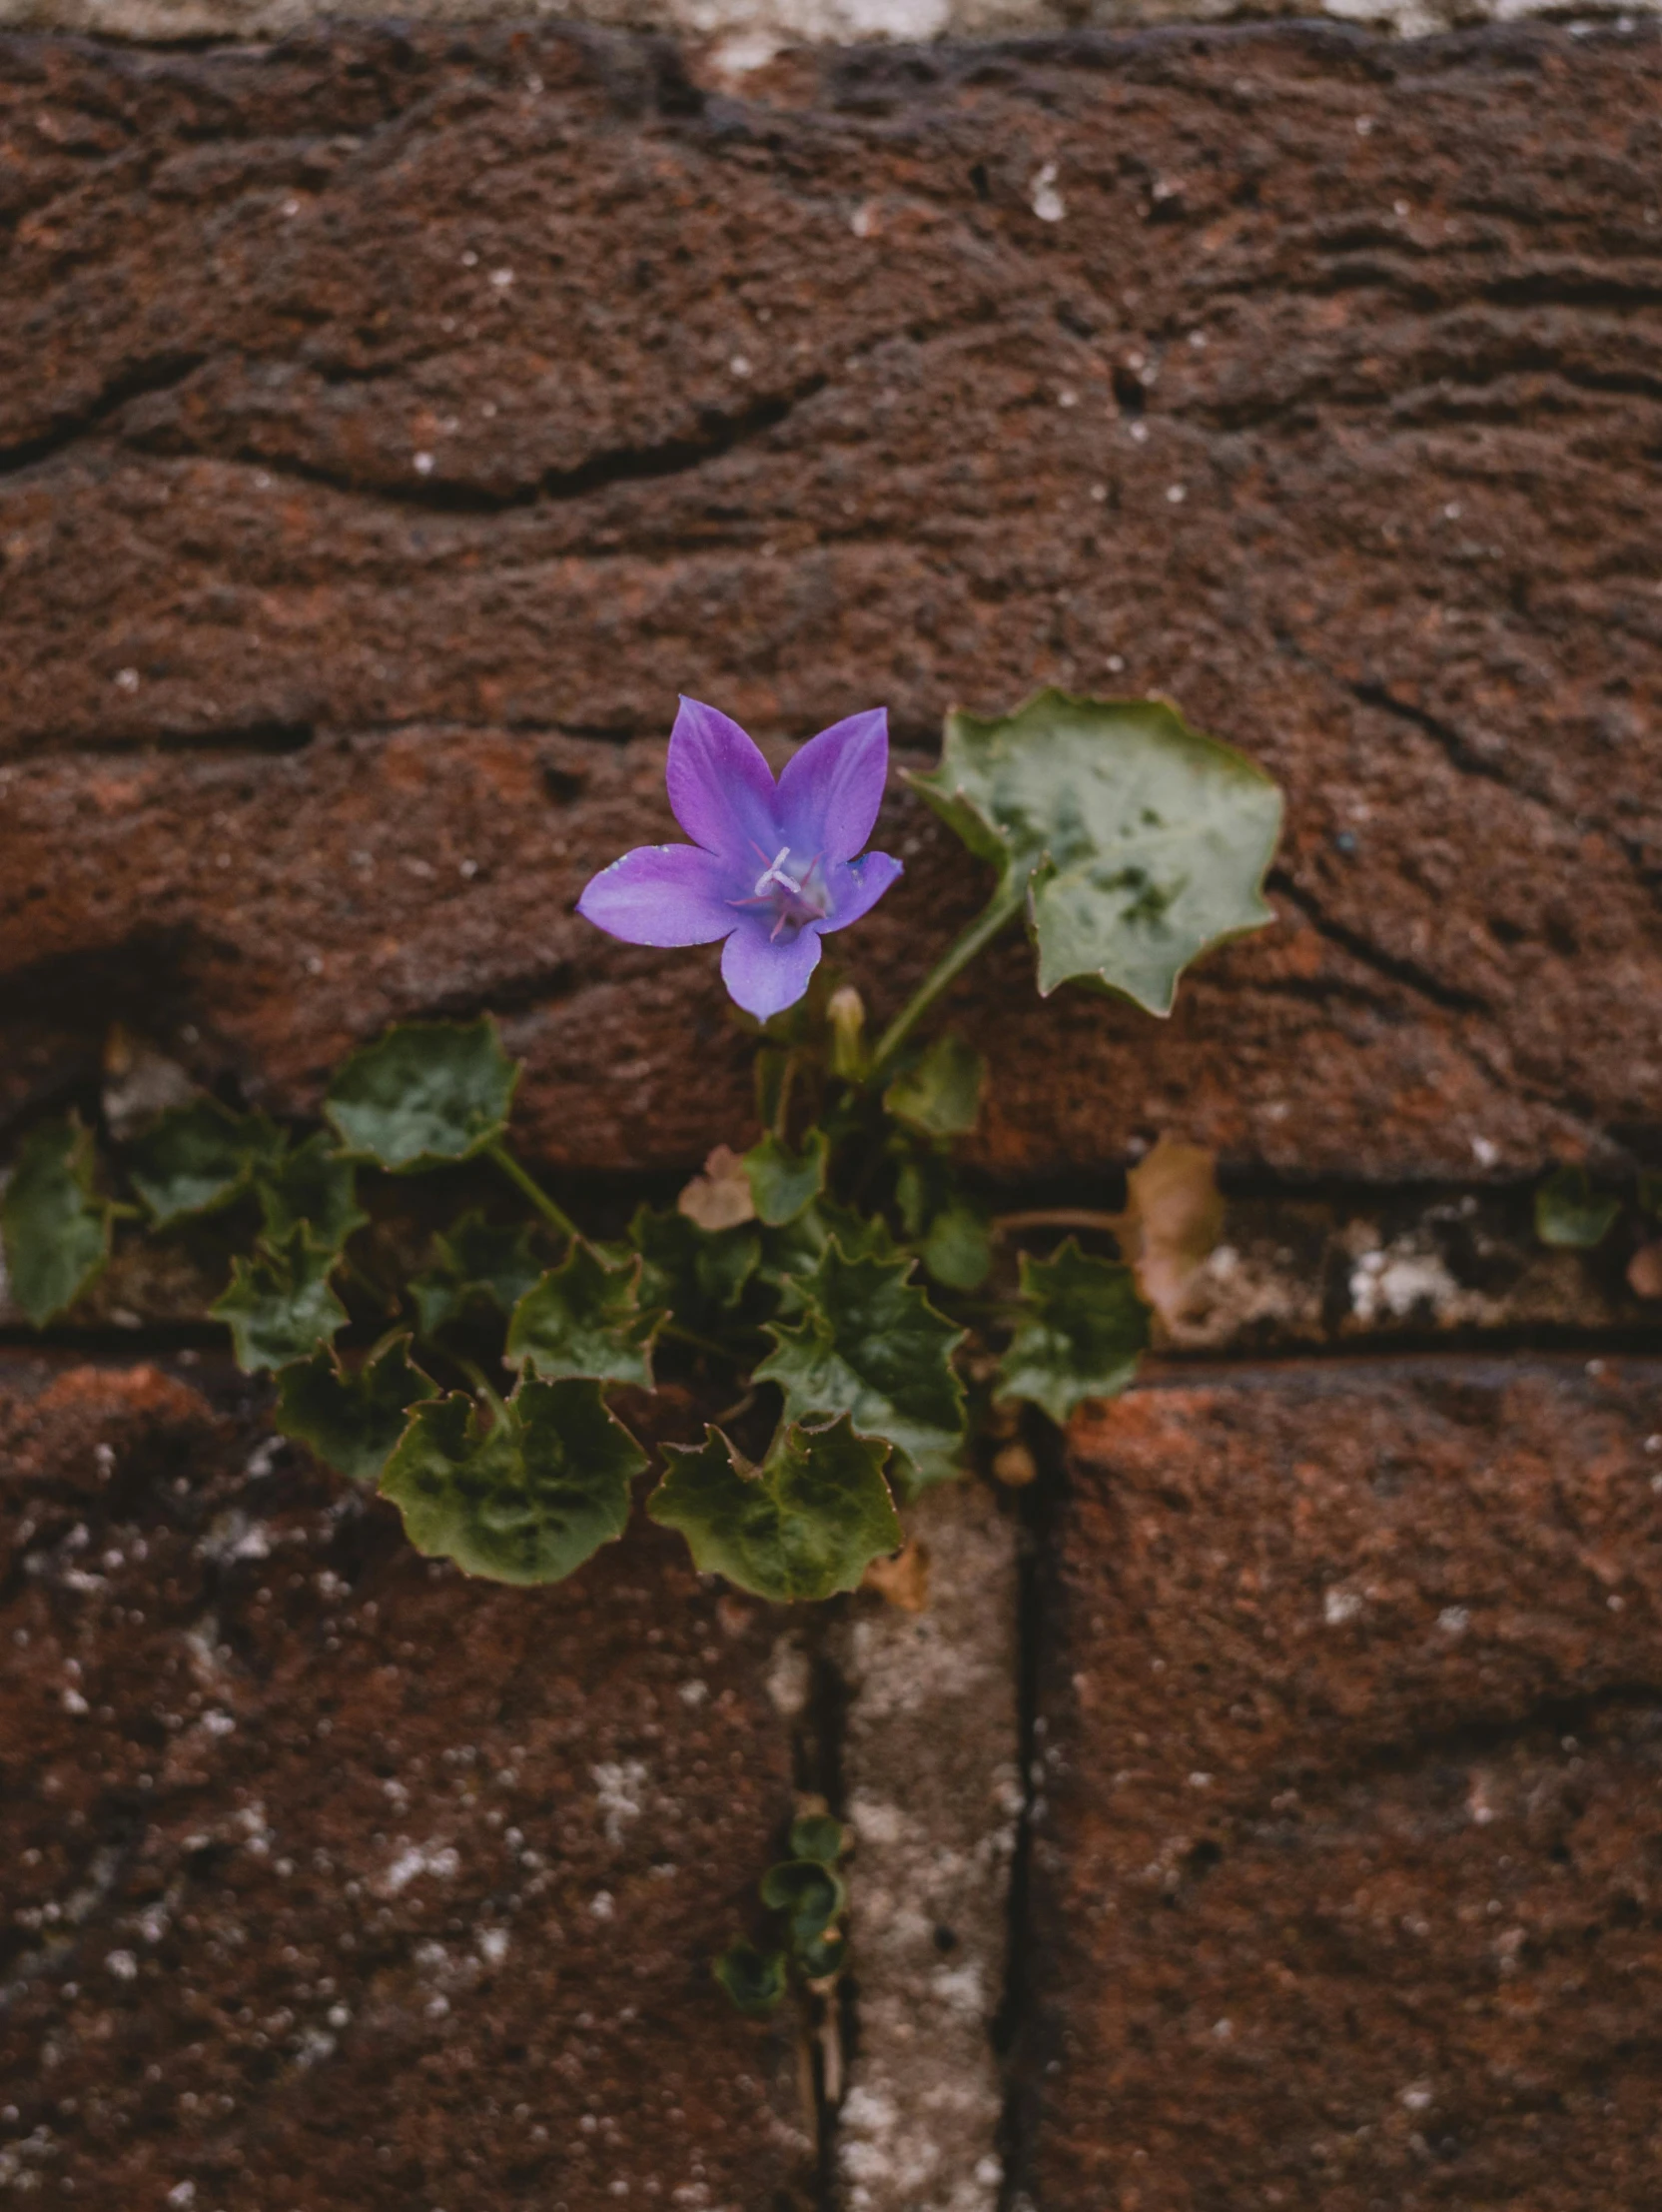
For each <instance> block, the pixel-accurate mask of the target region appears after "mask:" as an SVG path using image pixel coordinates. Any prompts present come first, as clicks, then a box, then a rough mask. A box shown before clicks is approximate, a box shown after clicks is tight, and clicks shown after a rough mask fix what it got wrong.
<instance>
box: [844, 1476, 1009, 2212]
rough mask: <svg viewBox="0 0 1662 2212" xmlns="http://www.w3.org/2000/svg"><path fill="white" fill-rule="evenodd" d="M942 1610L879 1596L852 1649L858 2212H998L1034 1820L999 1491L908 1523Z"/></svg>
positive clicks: (848, 2109)
mask: <svg viewBox="0 0 1662 2212" xmlns="http://www.w3.org/2000/svg"><path fill="white" fill-rule="evenodd" d="M907 1521H908V1531H909V1534H910V1536H911V1537H912V1540H913V1541H914V1542H915V1543H917V1544H919V1545H920V1546H921V1547H922V1548H923V1551H924V1553H925V1554H926V1556H927V1567H928V1604H927V1607H926V1609H925V1610H924V1611H923V1612H921V1613H908V1612H905V1611H903V1610H901V1609H899V1608H897V1607H895V1606H885V1605H882V1604H881V1602H880V1601H865V1600H862V1602H861V1607H860V1610H859V1611H858V1612H857V1614H856V1616H855V1618H854V1619H853V1621H852V1622H851V1623H850V1624H849V1626H848V1628H847V1631H846V1633H845V1636H844V1638H843V1640H842V1645H841V1663H842V1669H843V1673H844V1676H845V1679H846V1681H847V1683H848V1687H849V1692H850V1701H849V1706H848V1713H847V1718H846V1722H845V1726H844V1730H843V1745H842V1759H841V1765H842V1781H843V1788H844V1792H845V1802H846V1807H847V1813H848V1818H849V1820H850V1822H851V1824H852V1826H853V1828H854V1832H855V1836H856V1839H857V1854H856V1857H855V1860H854V1877H855V1891H854V1897H855V1918H854V1937H855V1952H854V1970H855V1974H856V1977H857V1981H858V1989H859V2035H858V2039H857V2042H856V2045H855V2051H854V2057H853V2061H852V2065H851V2070H850V2075H849V2082H848V2093H847V2095H846V2097H845V2098H844V2101H843V2105H842V2110H841V2112H840V2114H839V2116H838V2122H837V2134H836V2143H837V2165H838V2171H839V2175H840V2179H841V2183H842V2196H841V2200H840V2201H841V2202H842V2203H843V2204H844V2205H845V2206H846V2207H847V2212H994V2208H995V2206H997V2204H998V2203H999V2201H1000V2183H1001V2181H1002V2179H1003V2165H1002V2161H1001V2158H1000V2129H1001V2123H1002V2121H1003V2118H1004V2103H1005V2089H1004V2082H1003V2078H1002V2073H1001V2069H1000V2066H999V2062H998V2058H997V2056H996V2054H995V2051H994V2047H993V2031H994V2026H995V2019H996V2015H997V2013H998V2011H999V2008H1000V2006H1001V2004H1002V2002H1003V2000H1004V1996H1005V1988H1006V1955H1005V1954H1006V1950H1007V1947H1008V1939H1009V1927H1010V1906H1009V1872H1010V1862H1011V1856H1012V1852H1013V1850H1014V1847H1015V1841H1016V1823H1017V1816H1018V1814H1019V1813H1020V1811H1021V1808H1022V1786H1021V1776H1020V1772H1019V1766H1018V1753H1017V1745H1018V1726H1017V1710H1016V1698H1017V1678H1018V1666H1017V1648H1016V1639H1017V1610H1018V1609H1017V1569H1016V1553H1017V1545H1016V1530H1015V1525H1014V1522H1013V1521H1012V1519H1011V1518H1010V1517H1009V1516H1008V1515H1007V1514H1005V1513H1003V1512H1001V1510H1000V1508H999V1506H998V1505H997V1503H996V1502H995V1501H994V1498H993V1496H992V1494H991V1493H990V1492H989V1491H988V1490H987V1489H986V1488H984V1487H983V1486H980V1485H976V1486H971V1487H966V1488H962V1489H948V1490H941V1491H935V1492H933V1493H932V1494H931V1495H930V1496H929V1497H927V1498H925V1499H924V1500H922V1501H921V1502H920V1504H919V1505H918V1506H917V1507H916V1508H915V1509H914V1510H913V1511H912V1513H910V1514H909V1515H908V1516H907Z"/></svg>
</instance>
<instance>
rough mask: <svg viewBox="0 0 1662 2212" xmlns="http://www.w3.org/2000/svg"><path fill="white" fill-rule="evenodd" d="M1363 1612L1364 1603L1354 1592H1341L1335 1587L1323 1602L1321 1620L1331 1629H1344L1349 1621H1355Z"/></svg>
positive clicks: (1324, 1597) (1327, 1593) (1325, 1596)
mask: <svg viewBox="0 0 1662 2212" xmlns="http://www.w3.org/2000/svg"><path fill="white" fill-rule="evenodd" d="M1361 1610H1362V1602H1361V1600H1360V1599H1359V1598H1358V1597H1357V1596H1356V1593H1355V1592H1354V1591H1353V1590H1340V1589H1338V1588H1337V1587H1336V1586H1335V1587H1334V1588H1333V1589H1332V1590H1329V1591H1328V1592H1326V1593H1325V1595H1324V1596H1323V1598H1322V1600H1321V1618H1322V1620H1323V1621H1324V1622H1325V1623H1326V1624H1327V1626H1328V1628H1329V1629H1342V1628H1343V1627H1344V1625H1345V1623H1346V1622H1347V1621H1354V1620H1355V1618H1356V1616H1357V1614H1359V1613H1360V1612H1361Z"/></svg>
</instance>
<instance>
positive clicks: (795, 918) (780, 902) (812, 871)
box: [730, 845, 831, 937]
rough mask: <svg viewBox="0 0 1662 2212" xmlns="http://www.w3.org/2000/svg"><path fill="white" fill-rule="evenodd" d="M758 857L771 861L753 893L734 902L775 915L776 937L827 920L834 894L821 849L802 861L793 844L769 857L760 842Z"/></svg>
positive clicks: (758, 877) (757, 848) (792, 933)
mask: <svg viewBox="0 0 1662 2212" xmlns="http://www.w3.org/2000/svg"><path fill="white" fill-rule="evenodd" d="M756 856H757V858H758V859H761V860H766V861H767V865H766V867H764V868H763V870H762V872H761V874H760V875H759V876H757V878H756V881H755V885H754V887H753V889H752V891H751V894H750V896H749V897H748V898H736V899H733V900H732V901H731V902H730V903H731V904H733V905H734V906H753V907H759V908H760V909H761V910H762V912H763V913H764V914H771V915H772V916H773V928H772V931H771V932H770V934H771V935H772V936H774V937H782V936H785V937H788V936H794V935H795V934H796V932H797V931H798V930H799V929H800V928H801V927H802V925H803V923H804V922H811V921H823V920H824V919H825V917H826V915H827V914H828V913H830V911H831V893H830V890H829V888H828V887H827V885H826V881H825V872H824V870H823V869H822V868H821V866H820V864H819V862H820V856H819V854H818V853H817V852H816V853H815V854H814V855H813V857H812V858H811V859H808V860H800V859H798V858H797V856H796V855H795V854H794V853H793V852H792V851H791V848H790V846H789V845H781V846H780V847H779V850H778V851H777V852H776V853H775V854H774V855H773V858H772V859H771V860H768V858H767V854H766V853H765V852H764V851H763V850H762V848H761V846H760V845H758V846H757V847H756Z"/></svg>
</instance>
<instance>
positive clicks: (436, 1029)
mask: <svg viewBox="0 0 1662 2212" xmlns="http://www.w3.org/2000/svg"><path fill="white" fill-rule="evenodd" d="M518 1080H519V1066H518V1062H517V1061H515V1060H510V1059H509V1058H508V1056H507V1054H506V1053H505V1052H504V1051H503V1050H502V1042H501V1039H500V1038H499V1037H498V1036H497V1034H496V1025H495V1023H494V1022H493V1021H492V1020H491V1019H490V1017H489V1015H488V1014H487V1015H484V1016H482V1017H481V1018H480V1019H479V1020H478V1021H475V1022H468V1023H465V1024H463V1023H459V1022H448V1021H425V1022H407V1023H406V1024H405V1025H404V1026H403V1027H402V1028H400V1029H389V1030H388V1032H387V1034H386V1036H384V1037H381V1038H378V1039H377V1041H376V1042H375V1043H374V1044H373V1045H366V1046H365V1047H364V1049H363V1050H362V1051H361V1052H355V1053H354V1054H353V1056H352V1058H351V1059H350V1060H349V1061H348V1062H347V1063H346V1065H345V1066H344V1067H343V1068H342V1069H341V1072H340V1073H339V1074H338V1075H337V1076H336V1078H335V1081H334V1083H333V1084H332V1085H331V1086H330V1092H329V1096H328V1098H326V1099H325V1101H324V1112H325V1113H326V1114H327V1115H328V1116H329V1118H330V1120H331V1121H332V1122H333V1123H334V1125H335V1127H336V1128H337V1129H338V1130H339V1131H340V1134H341V1138H342V1141H343V1143H345V1144H346V1146H347V1147H348V1149H349V1150H350V1151H353V1152H357V1153H361V1154H363V1155H365V1156H366V1157H367V1158H369V1159H372V1160H374V1161H376V1162H377V1164H378V1165H379V1166H381V1167H384V1168H391V1169H393V1170H394V1171H395V1172H397V1173H400V1174H416V1173H419V1171H420V1170H421V1169H423V1168H430V1167H437V1166H440V1165H441V1164H442V1163H443V1162H444V1161H446V1160H466V1159H470V1158H471V1157H472V1155H473V1154H474V1153H475V1152H482V1151H483V1150H484V1149H485V1147H486V1146H487V1145H491V1144H494V1143H496V1142H497V1140H498V1139H499V1138H500V1137H501V1136H502V1135H503V1134H504V1132H505V1131H506V1129H507V1117H508V1109H509V1108H510V1107H511V1105H512V1103H513V1088H514V1085H515V1084H516V1083H517V1082H518Z"/></svg>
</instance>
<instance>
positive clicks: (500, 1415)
mask: <svg viewBox="0 0 1662 2212" xmlns="http://www.w3.org/2000/svg"><path fill="white" fill-rule="evenodd" d="M450 1358H451V1359H452V1360H454V1362H455V1364H456V1366H457V1367H459V1368H460V1370H461V1372H462V1374H463V1375H465V1376H466V1378H467V1380H468V1382H470V1383H471V1384H472V1386H473V1388H474V1389H475V1390H476V1391H477V1392H478V1394H479V1396H480V1397H481V1398H482V1399H483V1400H484V1402H485V1404H486V1405H487V1406H488V1407H489V1408H490V1411H491V1413H492V1414H493V1415H494V1416H495V1418H496V1420H497V1421H498V1422H499V1423H500V1424H501V1425H502V1426H503V1427H504V1428H505V1427H506V1426H507V1408H506V1407H505V1406H504V1405H503V1404H502V1401H501V1395H500V1393H499V1392H498V1391H495V1390H493V1389H492V1388H491V1384H490V1378H489V1376H487V1375H486V1374H485V1372H484V1370H483V1368H482V1367H480V1365H479V1363H478V1362H477V1360H470V1359H468V1357H467V1356H466V1354H465V1353H464V1352H452V1353H451V1354H450Z"/></svg>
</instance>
